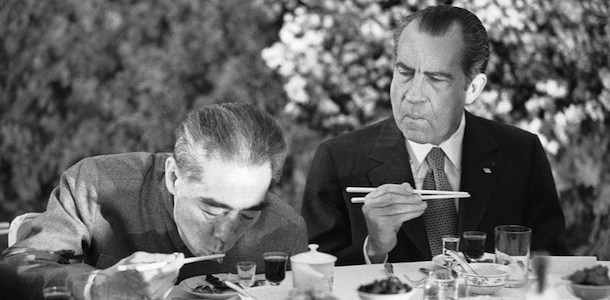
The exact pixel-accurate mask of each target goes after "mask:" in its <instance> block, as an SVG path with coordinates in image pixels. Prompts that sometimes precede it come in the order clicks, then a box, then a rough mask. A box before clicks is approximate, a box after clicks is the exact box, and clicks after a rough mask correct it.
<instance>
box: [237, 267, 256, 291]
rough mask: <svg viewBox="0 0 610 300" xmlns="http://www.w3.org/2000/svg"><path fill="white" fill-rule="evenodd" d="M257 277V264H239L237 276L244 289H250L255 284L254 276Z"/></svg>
mask: <svg viewBox="0 0 610 300" xmlns="http://www.w3.org/2000/svg"><path fill="white" fill-rule="evenodd" d="M255 275H256V263H255V262H253V261H240V262H238V263H237V276H239V284H240V285H241V286H242V287H243V288H249V287H251V286H252V285H253V284H254V276H255Z"/></svg>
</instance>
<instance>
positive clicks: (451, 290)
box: [424, 269, 457, 300]
mask: <svg viewBox="0 0 610 300" xmlns="http://www.w3.org/2000/svg"><path fill="white" fill-rule="evenodd" d="M456 294H457V286H456V279H455V278H453V276H452V275H451V271H449V270H448V269H439V270H436V271H430V272H429V274H428V279H427V280H426V283H425V284H424V299H426V300H428V299H435V300H454V299H456Z"/></svg>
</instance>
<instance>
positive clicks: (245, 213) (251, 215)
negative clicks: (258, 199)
mask: <svg viewBox="0 0 610 300" xmlns="http://www.w3.org/2000/svg"><path fill="white" fill-rule="evenodd" d="M256 215H257V211H248V210H245V211H242V212H240V213H239V216H240V217H242V218H243V219H246V220H253V219H254V218H255V217H256Z"/></svg>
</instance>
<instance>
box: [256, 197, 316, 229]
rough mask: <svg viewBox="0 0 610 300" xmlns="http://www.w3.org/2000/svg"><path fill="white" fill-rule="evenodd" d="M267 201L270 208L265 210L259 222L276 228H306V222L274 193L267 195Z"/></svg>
mask: <svg viewBox="0 0 610 300" xmlns="http://www.w3.org/2000/svg"><path fill="white" fill-rule="evenodd" d="M267 201H269V206H268V207H266V208H265V209H264V210H263V213H262V214H261V218H260V219H259V221H262V222H265V223H269V225H274V226H278V225H280V224H292V225H294V226H296V227H299V228H305V220H304V219H303V217H301V215H300V214H298V213H297V212H296V210H295V209H294V208H293V207H292V206H291V205H290V204H288V203H286V202H284V201H282V200H281V199H280V198H279V197H277V196H276V195H275V194H273V193H267ZM273 223H276V224H273Z"/></svg>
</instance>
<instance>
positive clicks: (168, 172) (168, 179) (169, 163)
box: [165, 156, 178, 196]
mask: <svg viewBox="0 0 610 300" xmlns="http://www.w3.org/2000/svg"><path fill="white" fill-rule="evenodd" d="M176 180H178V165H177V164H176V160H175V159H174V157H173V156H170V157H168V158H167V159H166V160H165V186H167V190H168V191H169V192H170V193H171V194H172V195H174V196H175V195H176Z"/></svg>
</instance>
